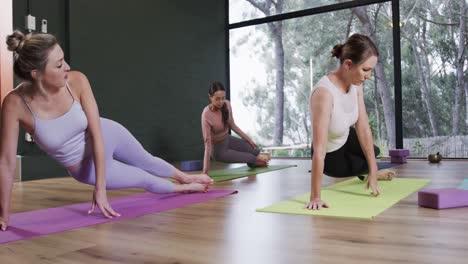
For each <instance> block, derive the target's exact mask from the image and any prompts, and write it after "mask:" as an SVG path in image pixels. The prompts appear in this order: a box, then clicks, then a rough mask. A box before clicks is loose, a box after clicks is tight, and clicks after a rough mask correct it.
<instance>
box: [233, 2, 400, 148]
mask: <svg viewBox="0 0 468 264" xmlns="http://www.w3.org/2000/svg"><path fill="white" fill-rule="evenodd" d="M236 1H237V2H248V1H247V0H236ZM231 2H234V1H231ZM239 12H240V11H239ZM389 17H391V5H390V4H389V3H385V4H375V5H370V6H363V7H357V8H354V9H346V10H341V11H335V12H330V13H324V14H317V15H312V16H305V17H300V18H294V19H288V20H283V21H278V22H272V23H267V24H260V25H255V26H249V27H242V28H238V29H232V30H230V33H229V36H230V63H231V64H230V74H231V78H230V79H231V101H232V105H233V111H234V115H235V117H236V119H237V120H238V121H237V122H238V123H239V125H240V126H241V127H242V128H243V129H244V130H246V131H247V133H249V135H251V136H252V137H253V138H254V139H255V140H256V142H258V143H260V144H261V145H263V146H264V147H266V148H267V149H269V150H272V151H273V154H274V155H275V156H293V157H301V156H310V141H311V133H310V129H311V128H310V120H309V106H308V104H309V95H310V89H311V86H312V85H313V84H314V83H316V82H317V81H318V80H319V78H321V77H322V76H324V75H325V74H327V73H329V72H331V71H333V70H334V69H336V67H337V66H338V64H337V61H336V60H335V59H332V58H331V56H330V51H331V50H332V48H333V46H334V45H336V44H339V43H343V42H344V41H345V40H346V38H347V37H348V36H349V35H350V34H352V33H363V34H367V35H371V36H372V38H373V39H374V40H375V42H376V44H377V45H378V46H379V49H380V50H384V51H390V52H382V54H381V56H380V62H379V64H378V66H377V68H378V69H377V70H376V71H375V74H374V77H373V78H372V80H370V81H368V82H366V84H365V89H364V90H365V99H366V107H367V110H368V113H369V117H370V122H371V128H372V130H373V132H374V133H373V134H374V136H375V141H376V144H377V145H379V147H380V148H381V150H382V151H381V152H382V153H383V154H385V153H388V151H387V150H388V148H389V146H394V144H395V143H394V138H395V132H394V131H395V127H394V124H395V122H394V120H395V114H394V99H393V92H392V91H393V90H394V88H393V55H392V53H391V51H392V49H393V45H392V43H393V42H392V28H391V19H389ZM369 32H370V33H369Z"/></svg>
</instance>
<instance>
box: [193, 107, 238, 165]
mask: <svg viewBox="0 0 468 264" xmlns="http://www.w3.org/2000/svg"><path fill="white" fill-rule="evenodd" d="M224 102H225V104H226V106H227V109H228V112H229V119H228V125H227V126H224V124H223V115H222V113H221V110H217V111H212V110H210V107H209V106H206V107H205V109H203V112H202V116H201V126H202V133H203V139H204V141H205V155H204V159H203V160H204V162H203V168H204V170H208V167H209V161H210V154H211V144H217V143H221V142H223V140H224V139H225V138H226V137H227V136H228V134H229V129H232V130H234V132H236V133H237V134H238V135H240V136H243V133H242V131H241V130H240V129H239V127H237V125H236V123H235V122H234V118H233V117H232V109H231V103H230V102H229V101H228V100H226V101H224Z"/></svg>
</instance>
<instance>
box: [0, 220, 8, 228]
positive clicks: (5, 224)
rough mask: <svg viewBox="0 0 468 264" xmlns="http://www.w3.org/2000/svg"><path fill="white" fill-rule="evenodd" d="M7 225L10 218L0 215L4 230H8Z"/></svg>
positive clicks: (0, 222)
mask: <svg viewBox="0 0 468 264" xmlns="http://www.w3.org/2000/svg"><path fill="white" fill-rule="evenodd" d="M7 227H8V219H6V218H4V217H0V229H2V231H6V229H7Z"/></svg>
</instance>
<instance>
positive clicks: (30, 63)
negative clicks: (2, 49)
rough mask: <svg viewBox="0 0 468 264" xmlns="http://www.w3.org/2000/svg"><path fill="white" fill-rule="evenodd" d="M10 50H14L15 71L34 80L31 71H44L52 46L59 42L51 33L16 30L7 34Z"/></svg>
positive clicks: (22, 76)
mask: <svg viewBox="0 0 468 264" xmlns="http://www.w3.org/2000/svg"><path fill="white" fill-rule="evenodd" d="M6 43H7V45H8V50H10V51H13V52H14V63H13V71H14V72H15V74H16V75H17V76H18V77H19V78H21V79H23V80H27V81H32V80H33V79H32V76H31V71H32V70H40V71H43V70H44V69H45V67H46V65H47V61H48V56H49V53H50V51H51V50H52V48H53V47H54V46H55V45H57V44H58V42H57V39H56V38H55V37H54V36H53V35H50V34H27V35H25V34H23V33H22V32H21V31H18V30H15V31H14V32H13V34H11V35H9V36H7V39H6Z"/></svg>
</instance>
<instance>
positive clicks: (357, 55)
mask: <svg viewBox="0 0 468 264" xmlns="http://www.w3.org/2000/svg"><path fill="white" fill-rule="evenodd" d="M331 54H332V57H336V58H338V59H339V60H340V63H343V62H344V60H346V59H350V60H351V61H352V62H353V64H361V63H363V62H364V61H365V60H367V59H368V58H369V57H371V56H372V55H374V56H377V57H378V56H379V51H378V50H377V47H376V46H375V44H374V42H372V40H371V39H370V38H369V37H368V36H366V35H361V34H353V35H351V36H350V37H349V38H348V39H347V40H346V42H345V43H344V44H337V45H335V46H334V47H333V50H332V51H331Z"/></svg>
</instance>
